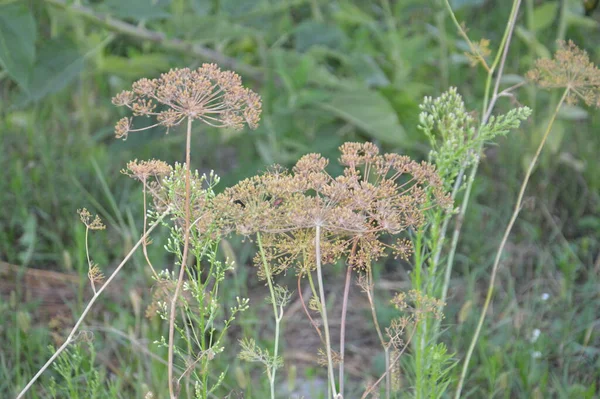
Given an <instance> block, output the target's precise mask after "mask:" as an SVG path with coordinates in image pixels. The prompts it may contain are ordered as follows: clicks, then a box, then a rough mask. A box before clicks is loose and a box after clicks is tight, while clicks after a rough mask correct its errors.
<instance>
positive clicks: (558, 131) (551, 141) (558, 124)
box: [546, 120, 567, 155]
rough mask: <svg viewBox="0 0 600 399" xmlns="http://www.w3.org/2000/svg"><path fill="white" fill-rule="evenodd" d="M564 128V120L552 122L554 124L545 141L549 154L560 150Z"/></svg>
mask: <svg viewBox="0 0 600 399" xmlns="http://www.w3.org/2000/svg"><path fill="white" fill-rule="evenodd" d="M566 130H567V129H566V127H565V123H564V122H562V121H559V120H557V121H555V122H554V126H552V130H551V131H550V134H549V135H548V139H547V141H546V144H547V146H548V150H549V152H550V154H553V155H554V154H556V153H557V152H558V150H560V148H561V144H562V142H563V138H564V137H565V132H566Z"/></svg>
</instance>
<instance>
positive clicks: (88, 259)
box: [85, 226, 96, 295]
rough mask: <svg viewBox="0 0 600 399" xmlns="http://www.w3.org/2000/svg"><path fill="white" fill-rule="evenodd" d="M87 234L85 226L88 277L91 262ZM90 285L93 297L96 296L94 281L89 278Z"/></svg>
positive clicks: (87, 230) (87, 228) (88, 230)
mask: <svg viewBox="0 0 600 399" xmlns="http://www.w3.org/2000/svg"><path fill="white" fill-rule="evenodd" d="M89 232H90V228H89V227H88V226H85V256H86V257H87V263H88V276H89V275H90V271H91V270H92V266H93V264H92V260H91V259H90V247H89V241H88V236H89ZM90 284H91V286H92V291H94V295H95V294H96V284H95V283H94V279H93V278H90Z"/></svg>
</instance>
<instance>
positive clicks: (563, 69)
mask: <svg viewBox="0 0 600 399" xmlns="http://www.w3.org/2000/svg"><path fill="white" fill-rule="evenodd" d="M527 78H528V79H530V80H532V81H534V82H536V83H538V84H539V85H540V86H541V87H544V88H558V87H562V88H565V89H568V90H569V93H568V95H567V98H566V101H567V103H569V104H576V103H577V102H578V100H580V99H581V100H583V102H585V103H586V104H587V105H594V106H596V107H600V91H599V89H600V70H598V67H597V66H596V65H594V63H593V62H591V61H590V58H589V56H588V54H587V53H586V52H585V51H584V50H581V49H580V48H579V47H577V46H576V45H575V43H573V42H572V41H570V40H569V41H568V42H564V41H559V42H558V50H557V51H556V53H554V58H552V59H540V60H537V61H536V63H535V68H534V69H532V70H531V71H529V72H528V73H527Z"/></svg>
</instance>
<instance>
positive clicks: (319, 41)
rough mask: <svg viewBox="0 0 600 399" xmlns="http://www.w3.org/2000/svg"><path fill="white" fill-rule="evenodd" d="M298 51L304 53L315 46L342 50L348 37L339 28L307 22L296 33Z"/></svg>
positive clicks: (297, 28)
mask: <svg viewBox="0 0 600 399" xmlns="http://www.w3.org/2000/svg"><path fill="white" fill-rule="evenodd" d="M294 38H295V40H296V50H297V51H299V52H304V51H306V50H308V49H309V48H311V47H313V46H323V47H327V48H331V49H340V48H342V46H343V44H344V43H345V41H346V36H345V35H344V32H342V31H341V30H340V29H339V28H338V27H337V26H335V25H331V24H324V23H321V22H316V21H305V22H302V23H301V24H300V25H298V26H297V27H296V29H295V32H294Z"/></svg>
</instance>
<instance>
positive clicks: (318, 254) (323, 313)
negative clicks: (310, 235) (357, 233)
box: [315, 225, 337, 399]
mask: <svg viewBox="0 0 600 399" xmlns="http://www.w3.org/2000/svg"><path fill="white" fill-rule="evenodd" d="M315 255H316V258H317V259H316V263H317V283H318V285H319V294H320V302H321V306H320V308H321V316H323V330H325V350H326V352H327V371H328V376H329V383H330V385H331V392H332V397H333V398H334V399H335V398H337V391H336V387H335V376H334V374H333V357H332V355H331V337H330V336H329V322H328V321H327V305H326V302H325V289H324V288H323V272H322V270H321V269H322V268H321V226H319V225H317V226H316V237H315Z"/></svg>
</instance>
